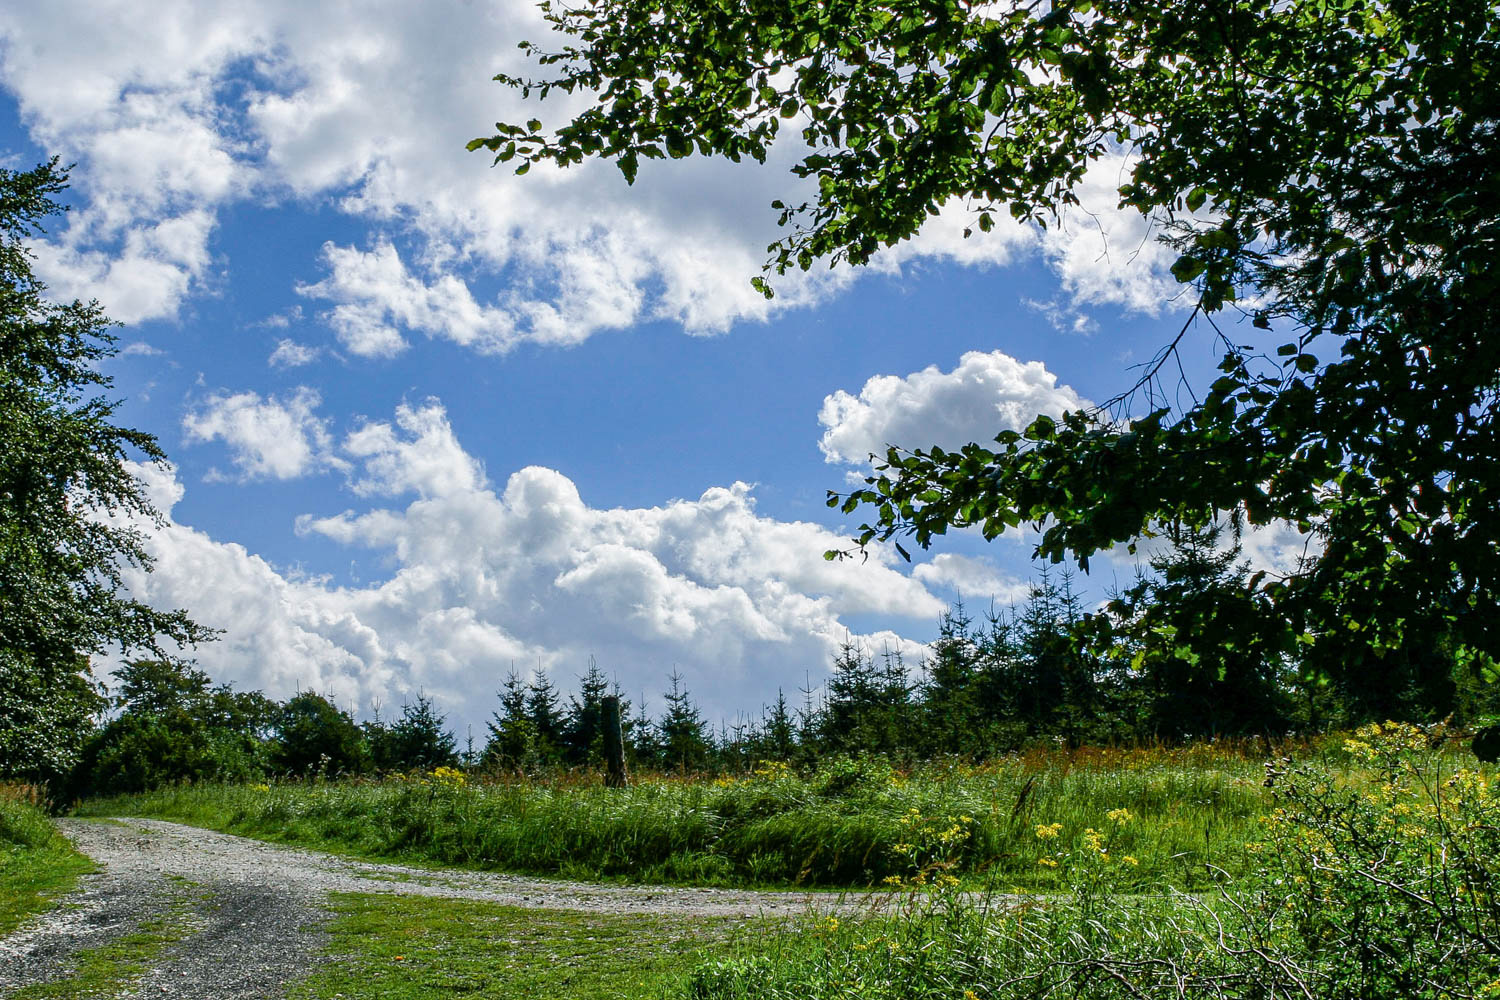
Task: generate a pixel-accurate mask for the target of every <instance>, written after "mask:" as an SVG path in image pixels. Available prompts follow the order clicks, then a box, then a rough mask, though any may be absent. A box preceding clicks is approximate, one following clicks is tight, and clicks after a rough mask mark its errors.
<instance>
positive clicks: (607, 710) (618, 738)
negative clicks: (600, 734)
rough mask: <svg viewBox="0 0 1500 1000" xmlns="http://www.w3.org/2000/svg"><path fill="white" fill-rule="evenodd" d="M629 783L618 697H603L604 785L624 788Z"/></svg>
mask: <svg viewBox="0 0 1500 1000" xmlns="http://www.w3.org/2000/svg"><path fill="white" fill-rule="evenodd" d="M627 784H629V778H628V777H627V776H626V774H625V730H624V727H623V726H622V725H621V724H620V699H619V698H618V697H616V696H614V695H606V696H605V698H604V787H606V788H624V787H625V786H626V785H627Z"/></svg>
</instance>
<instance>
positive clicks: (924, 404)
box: [818, 351, 1089, 465]
mask: <svg viewBox="0 0 1500 1000" xmlns="http://www.w3.org/2000/svg"><path fill="white" fill-rule="evenodd" d="M1088 405H1089V403H1088V400H1086V399H1083V398H1082V397H1081V396H1079V395H1078V394H1077V393H1076V392H1074V391H1073V390H1072V389H1071V388H1069V387H1068V386H1065V385H1064V386H1059V385H1058V384H1057V376H1056V375H1054V374H1052V373H1051V372H1049V371H1048V370H1047V369H1046V367H1045V366H1044V365H1043V364H1042V363H1041V362H1040V361H1025V362H1023V361H1017V360H1016V359H1015V358H1013V357H1011V356H1010V355H1008V354H1005V353H1003V352H1000V351H992V352H989V353H982V352H979V351H970V352H968V353H966V354H965V355H964V356H963V357H962V358H960V359H959V363H958V367H956V368H954V369H953V370H952V371H951V372H944V371H940V370H939V369H938V368H937V367H936V366H929V367H927V368H924V369H923V370H922V371H919V372H913V373H911V374H910V375H905V376H899V375H876V376H874V377H873V378H871V379H870V380H869V381H867V382H866V383H865V384H864V387H863V388H862V389H861V390H860V391H859V395H858V396H855V395H852V394H850V393H848V392H846V391H844V390H842V389H840V390H839V391H838V392H835V393H834V394H833V395H831V396H828V397H826V398H824V400H823V407H822V410H821V411H820V412H819V413H818V422H819V423H821V424H822V425H823V426H824V427H825V428H826V430H825V431H824V432H823V437H822V440H821V441H819V447H820V448H822V450H823V454H824V456H825V457H826V458H827V460H828V461H829V462H843V463H847V464H850V465H857V464H860V463H862V462H864V461H865V460H866V459H867V458H868V456H869V455H871V454H875V455H883V454H884V453H885V450H886V447H887V446H888V445H897V446H900V447H904V448H926V447H928V446H930V445H934V444H936V445H939V446H941V447H943V448H955V449H956V448H958V447H960V446H962V445H964V444H967V443H969V442H971V441H981V442H983V441H989V440H991V439H993V438H994V436H995V435H996V434H998V433H999V432H1000V431H1002V430H1021V429H1023V428H1025V427H1026V426H1027V425H1028V424H1030V423H1031V421H1032V420H1033V419H1035V418H1036V417H1037V415H1038V414H1042V413H1046V414H1050V415H1053V416H1056V415H1057V414H1059V413H1061V412H1062V411H1064V410H1076V409H1079V408H1081V407H1086V406H1088Z"/></svg>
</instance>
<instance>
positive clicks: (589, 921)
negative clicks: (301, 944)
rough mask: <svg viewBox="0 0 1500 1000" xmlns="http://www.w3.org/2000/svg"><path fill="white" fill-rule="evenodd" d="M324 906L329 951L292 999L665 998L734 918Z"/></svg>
mask: <svg viewBox="0 0 1500 1000" xmlns="http://www.w3.org/2000/svg"><path fill="white" fill-rule="evenodd" d="M333 908H334V910H335V913H336V914H337V916H336V917H335V919H334V921H333V923H332V925H331V926H330V933H331V935H332V940H331V942H330V944H329V947H328V953H329V955H330V956H331V958H332V961H331V962H330V963H328V964H327V965H324V966H322V967H320V968H319V969H318V970H317V971H316V972H314V973H313V974H312V976H311V977H310V978H308V979H307V980H305V981H303V982H301V983H299V984H297V985H296V986H294V987H293V988H292V989H291V991H290V992H289V994H288V996H289V998H291V1000H329V998H336V997H349V998H353V997H359V998H361V1000H406V998H411V1000H417V998H429V997H434V996H463V997H473V998H476V1000H477V998H483V997H495V998H506V1000H518V998H524V997H539V998H541V997H545V998H548V1000H571V998H576V1000H597V998H609V997H620V998H631V1000H635V998H649V997H658V996H670V995H673V994H675V993H676V992H678V990H679V989H680V987H681V984H682V983H683V982H684V981H685V979H686V976H687V974H688V972H689V971H690V970H691V969H693V968H694V967H695V966H697V965H699V964H701V963H703V962H704V961H707V960H709V959H710V958H712V957H715V956H722V955H726V954H729V953H731V952H732V951H733V948H734V946H733V944H732V943H731V937H732V928H733V927H734V926H736V925H737V924H738V922H731V921H727V920H725V919H722V918H714V919H704V918H694V919H685V918H667V917H656V916H642V915H637V914H627V915H619V914H606V913H579V912H573V911H565V910H526V909H517V908H515V907H507V906H500V905H498V904H494V903H481V902H471V901H467V900H455V899H431V898H426V897H411V896H404V897H397V896H384V895H365V894H358V893H340V894H337V895H335V896H334V897H333Z"/></svg>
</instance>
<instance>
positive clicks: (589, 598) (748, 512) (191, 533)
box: [128, 402, 957, 725]
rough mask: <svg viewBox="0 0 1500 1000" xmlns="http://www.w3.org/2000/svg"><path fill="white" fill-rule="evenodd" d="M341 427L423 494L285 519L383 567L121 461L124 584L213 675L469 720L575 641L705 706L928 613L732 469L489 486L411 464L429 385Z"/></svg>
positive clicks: (466, 474)
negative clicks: (676, 482)
mask: <svg viewBox="0 0 1500 1000" xmlns="http://www.w3.org/2000/svg"><path fill="white" fill-rule="evenodd" d="M349 441H350V442H352V446H351V445H347V444H346V447H349V451H348V452H347V453H348V454H351V455H355V454H358V455H359V457H360V460H361V461H363V462H364V463H365V465H364V470H365V473H366V475H368V476H375V477H379V479H380V482H381V483H382V484H383V487H385V486H388V487H391V488H396V487H398V486H399V487H406V488H416V489H418V490H419V492H420V494H421V495H420V496H419V497H418V498H417V499H415V500H413V501H412V502H410V503H409V504H408V505H407V506H405V508H404V509H381V508H376V509H368V510H364V511H362V512H355V511H348V512H345V513H343V514H339V515H335V516H328V517H314V516H304V517H302V518H300V519H299V521H298V531H299V532H301V533H303V534H306V535H318V536H322V537H326V538H328V539H331V540H333V541H335V542H337V543H339V544H343V545H347V546H350V547H363V548H368V549H371V550H374V551H377V552H382V553H386V554H388V555H389V557H390V559H391V560H392V566H393V569H392V572H391V575H390V577H389V579H386V580H384V581H383V582H379V583H375V584H371V585H368V586H334V585H332V584H330V583H329V582H327V581H325V580H321V579H316V578H307V577H302V576H298V575H295V574H292V573H288V572H285V571H281V570H278V569H277V568H275V567H273V566H271V565H270V564H268V563H267V562H266V561H265V560H263V559H261V558H260V557H258V556H256V555H254V554H253V553H251V552H249V551H247V550H246V549H245V548H244V547H242V546H240V545H237V544H230V543H223V542H218V541H215V540H214V539H212V538H210V537H208V536H207V535H206V534H204V533H203V532H201V531H198V530H195V529H193V528H191V527H188V526H186V525H183V524H180V523H178V522H177V521H176V520H175V519H174V518H172V516H171V513H172V509H173V507H174V505H175V504H176V503H177V502H178V501H180V500H181V498H182V496H183V493H184V488H183V486H182V484H181V483H180V482H179V481H178V480H177V478H176V475H175V470H172V469H171V468H170V467H167V468H162V467H145V468H142V469H141V470H140V473H141V475H142V476H143V478H144V479H145V481H146V484H147V488H148V492H149V494H150V495H151V496H152V498H153V499H154V501H155V503H156V504H157V506H158V507H159V508H160V509H161V511H162V512H163V513H164V514H166V515H167V520H166V523H165V524H164V525H163V526H162V527H160V528H150V527H148V528H147V529H146V532H147V537H148V546H149V549H150V551H151V553H152V554H153V555H154V556H155V557H156V570H155V572H153V573H151V574H149V575H146V574H140V573H132V574H131V575H130V578H129V580H128V584H129V586H130V587H131V590H132V591H133V593H135V595H136V596H138V597H140V598H142V599H144V600H147V601H149V602H151V603H152V604H154V605H157V606H161V607H184V608H187V609H188V610H189V611H190V612H191V613H192V614H193V615H194V616H195V617H196V618H197V619H198V620H200V621H202V622H204V623H205V624H209V625H214V626H217V627H219V628H222V629H224V630H225V633H224V638H223V640H222V641H221V642H218V643H213V644H209V645H205V646H204V647H202V648H200V649H199V650H198V651H197V653H196V655H197V657H198V659H199V662H200V663H201V664H202V665H203V666H204V668H205V669H207V670H208V671H209V672H210V673H211V674H212V675H213V676H214V677H216V678H220V679H224V680H232V681H234V682H236V683H237V684H239V685H241V686H249V687H256V688H262V689H265V690H267V691H268V692H269V693H271V694H272V695H276V696H285V695H287V694H289V693H290V692H291V691H293V690H294V689H295V688H297V687H298V686H300V687H302V688H303V689H307V688H313V689H316V690H320V691H327V692H329V693H331V694H333V695H335V696H336V697H337V698H339V699H340V701H341V702H342V703H343V704H345V705H347V706H349V707H358V708H361V709H364V710H368V709H369V708H370V706H372V705H373V704H374V703H375V702H376V701H381V702H384V703H385V704H387V705H389V704H392V703H396V702H399V701H400V700H401V698H403V697H405V696H407V695H409V694H410V693H413V692H415V691H417V690H419V689H420V690H425V691H426V692H428V693H429V694H432V695H434V696H435V697H437V698H438V699H439V701H440V703H441V705H442V707H443V708H444V709H445V710H447V711H448V712H450V713H451V716H452V721H453V722H455V723H457V724H460V725H462V724H465V723H474V724H479V723H481V722H482V720H483V719H484V718H485V717H486V715H487V714H488V712H489V711H490V710H491V708H493V707H494V706H493V705H492V704H490V701H489V692H490V691H492V690H493V689H494V688H495V687H497V686H498V684H499V683H500V681H501V680H502V679H503V677H504V675H505V673H506V672H508V671H509V670H510V669H511V668H512V666H516V667H518V668H520V669H521V670H523V671H525V670H527V669H529V668H530V667H531V666H532V665H535V664H538V663H540V665H541V666H543V667H546V668H551V669H553V670H554V671H555V672H556V674H557V676H558V679H559V681H560V682H561V683H563V684H564V686H568V685H569V684H570V683H571V679H572V675H573V674H575V673H578V672H581V670H582V669H583V667H584V665H585V664H586V663H587V658H588V656H589V655H591V654H593V655H597V656H598V657H599V658H600V661H601V665H602V666H603V667H604V669H605V670H606V672H607V673H609V674H610V675H612V676H617V677H618V679H619V681H620V683H621V685H622V686H623V687H624V688H625V690H626V691H627V692H628V693H630V694H632V695H634V694H636V693H637V692H642V691H644V692H648V693H652V694H654V693H656V692H659V691H660V690H661V689H662V687H663V685H664V677H665V675H666V673H667V672H668V671H669V670H671V669H672V668H673V666H674V665H675V666H677V667H679V668H680V669H682V670H683V672H684V673H685V674H686V676H687V677H688V680H689V683H690V684H691V685H692V687H693V689H694V691H695V693H696V694H697V696H699V698H700V699H701V700H702V702H703V704H704V705H705V707H706V708H707V709H708V710H709V711H710V713H711V714H713V713H719V712H733V711H735V710H738V709H743V708H747V707H752V706H754V705H757V704H759V703H760V702H762V701H764V700H768V699H769V698H771V697H773V692H774V690H775V688H776V687H777V686H778V685H780V686H791V685H798V684H801V683H802V682H803V677H804V671H806V670H809V669H811V670H813V671H814V672H815V674H816V672H817V671H818V670H820V669H824V668H826V666H827V664H828V663H829V662H831V656H832V654H833V652H834V651H835V650H836V649H837V647H838V645H839V644H840V643H841V642H843V641H844V640H845V639H846V638H847V637H849V636H850V632H849V630H848V628H847V626H846V625H845V623H844V620H845V618H846V617H847V616H851V615H863V614H871V613H879V614H884V615H895V616H897V617H898V618H900V617H905V618H906V619H907V620H914V621H921V622H923V623H928V622H931V621H932V620H933V619H934V618H935V617H936V616H937V614H939V613H940V612H941V610H942V608H943V606H944V605H943V602H942V601H940V600H939V599H938V598H937V597H935V596H934V595H933V594H932V593H931V592H929V591H928V590H927V589H926V587H925V586H924V584H923V582H922V581H921V580H919V579H913V578H912V577H911V576H908V575H906V574H905V573H903V572H901V570H900V568H899V567H898V565H897V564H896V563H895V562H894V560H892V559H891V558H890V557H888V556H886V555H882V554H878V553H877V554H874V555H872V557H871V559H870V560H869V561H868V562H863V563H861V562H859V561H854V560H851V561H847V562H828V561H826V560H824V559H823V558H822V553H823V552H824V551H825V550H826V549H828V548H831V547H835V546H837V545H839V544H840V543H841V542H842V541H843V539H842V538H841V537H840V536H838V535H836V534H834V533H833V532H832V531H830V530H829V529H827V528H824V527H821V526H819V525H814V524H808V523H803V522H785V521H777V520H774V519H771V518H768V517H764V516H762V515H760V514H759V513H757V512H756V510H755V501H754V498H753V496H752V492H751V489H750V487H748V486H746V485H745V484H743V483H735V484H733V485H731V486H728V487H720V488H714V489H711V490H708V491H707V492H705V493H704V494H703V495H702V496H700V497H698V498H697V499H693V500H676V501H672V502H671V503H667V504H664V505H662V506H657V507H647V508H616V509H598V508H593V507H590V506H589V505H588V504H586V503H585V502H584V500H583V499H582V497H581V496H580V495H579V492H578V488H577V486H576V485H575V484H574V483H573V482H572V481H571V480H569V479H568V478H567V477H565V476H563V475H562V474H560V473H558V472H556V471H553V470H550V469H545V468H540V467H529V468H525V469H521V470H519V471H517V472H515V473H513V474H512V475H511V476H510V477H509V478H508V480H507V481H506V483H505V485H504V488H503V489H502V490H500V491H499V492H498V493H497V492H496V491H494V490H492V489H490V488H488V487H487V485H486V483H485V482H484V480H483V477H482V475H481V473H480V472H479V469H478V465H477V463H474V462H473V460H472V459H469V460H468V462H467V464H464V463H462V462H458V463H455V462H454V461H453V460H452V455H450V457H449V460H447V461H446V462H444V463H438V466H434V464H433V463H432V462H431V461H430V458H429V455H428V454H427V452H429V451H431V450H433V449H434V448H436V449H437V450H439V451H441V450H443V449H445V448H447V447H448V446H449V444H450V443H453V438H452V432H451V429H449V428H448V426H447V422H446V419H445V417H444V414H443V412H442V409H441V407H440V406H439V405H438V404H437V403H435V402H429V403H427V404H424V406H422V407H403V408H401V409H400V410H399V411H398V412H397V416H396V420H395V423H394V425H393V426H392V425H385V424H372V425H367V426H366V427H365V428H363V429H361V430H360V431H356V432H355V434H353V435H350V437H349ZM453 444H454V447H456V443H453ZM458 454H459V455H462V451H461V449H459V451H458ZM465 457H466V456H465ZM942 565H944V566H956V565H957V564H952V563H949V562H947V561H945V562H944V563H943V564H942ZM952 575H953V572H951V571H950V572H948V576H952ZM204 581H213V586H211V587H209V586H205V585H204ZM853 638H854V639H855V640H856V641H867V642H869V643H870V644H871V645H872V646H876V647H878V646H888V647H890V648H892V649H899V650H901V651H902V652H903V654H904V655H906V656H907V658H908V662H910V663H912V664H913V665H915V664H916V663H918V662H920V659H921V656H922V654H923V650H924V647H922V646H921V645H920V644H918V643H915V642H912V641H909V640H906V639H904V638H902V637H901V636H899V635H897V634H895V633H892V632H889V631H882V632H877V633H875V634H873V635H868V636H858V635H856V636H853Z"/></svg>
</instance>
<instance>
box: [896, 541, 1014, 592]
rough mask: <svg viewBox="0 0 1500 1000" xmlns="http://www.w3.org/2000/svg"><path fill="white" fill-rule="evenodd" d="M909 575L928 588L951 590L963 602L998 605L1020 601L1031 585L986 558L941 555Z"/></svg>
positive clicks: (947, 553)
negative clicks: (991, 602) (994, 603)
mask: <svg viewBox="0 0 1500 1000" xmlns="http://www.w3.org/2000/svg"><path fill="white" fill-rule="evenodd" d="M911 575H912V576H913V577H915V578H916V579H918V580H920V581H922V582H923V583H925V584H927V585H928V586H930V587H951V588H952V589H953V590H955V591H957V592H958V593H959V595H960V596H961V597H963V598H964V599H965V600H979V601H989V600H993V601H996V602H998V603H1000V604H1010V603H1012V602H1018V601H1023V600H1025V598H1026V595H1027V593H1028V592H1029V591H1030V588H1031V585H1030V584H1029V583H1027V582H1026V581H1025V580H1021V579H1018V578H1017V577H1014V576H1012V575H1010V574H1009V573H1004V572H1002V571H1001V570H1000V568H999V567H997V566H996V565H995V564H994V563H991V562H990V561H989V560H988V559H979V558H975V557H973V556H961V555H957V554H955V553H952V552H941V553H939V554H937V555H936V556H934V557H933V558H932V561H931V562H927V563H923V564H922V565H920V566H918V567H916V568H915V569H913V570H912V573H911Z"/></svg>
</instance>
